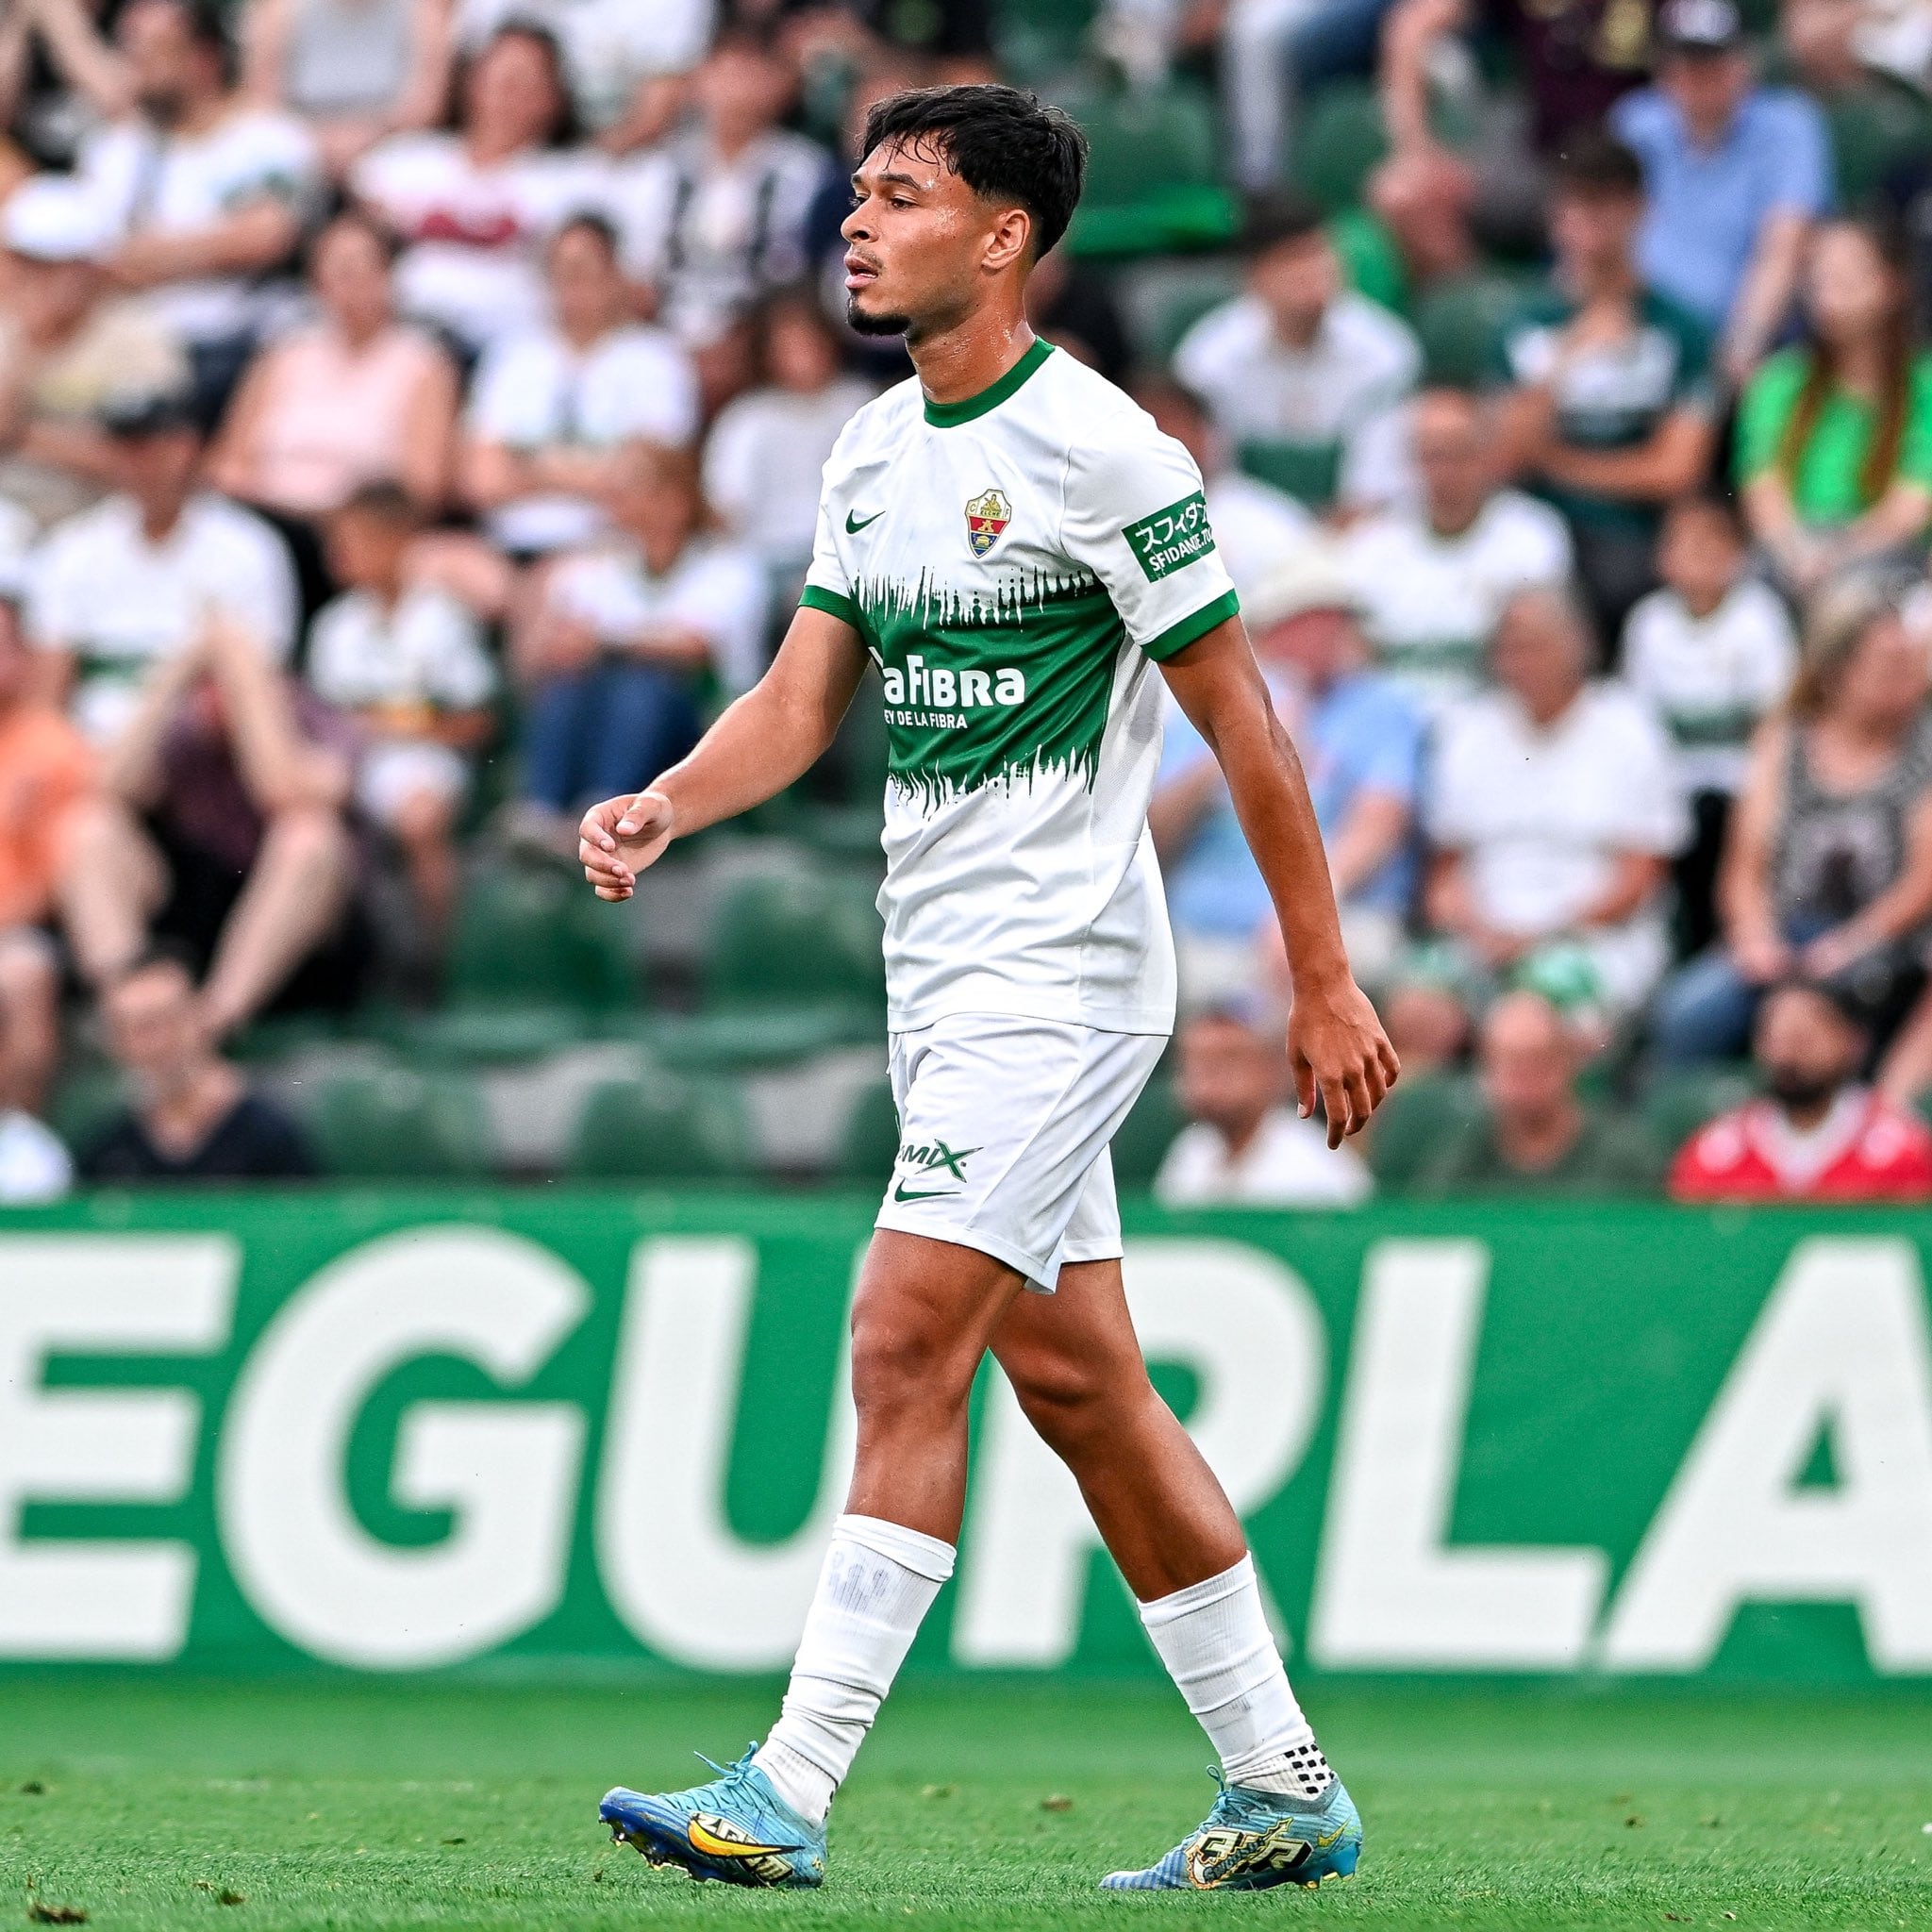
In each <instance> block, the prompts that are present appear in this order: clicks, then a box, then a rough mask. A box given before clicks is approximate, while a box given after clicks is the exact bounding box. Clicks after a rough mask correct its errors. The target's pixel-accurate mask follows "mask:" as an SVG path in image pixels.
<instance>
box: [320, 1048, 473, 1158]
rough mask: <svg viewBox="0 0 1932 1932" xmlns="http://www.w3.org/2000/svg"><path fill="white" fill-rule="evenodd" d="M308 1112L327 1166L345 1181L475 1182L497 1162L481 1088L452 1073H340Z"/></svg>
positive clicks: (393, 1070) (326, 1084) (325, 1083)
mask: <svg viewBox="0 0 1932 1932" xmlns="http://www.w3.org/2000/svg"><path fill="white" fill-rule="evenodd" d="M307 1116H308V1130H309V1132H310V1134H311V1135H312V1136H313V1138H314V1141H315V1144H316V1149H317V1152H318V1154H319V1155H320V1157H321V1159H322V1163H323V1166H324V1169H325V1171H326V1172H327V1173H329V1174H338V1175H341V1177H343V1178H345V1179H357V1180H471V1179H480V1178H481V1177H482V1176H484V1175H486V1174H489V1173H490V1172H491V1167H492V1165H493V1160H492V1153H493V1147H492V1137H491V1132H490V1123H489V1117H488V1115H487V1114H486V1113H485V1111H484V1108H483V1100H482V1096H481V1094H480V1093H478V1091H476V1089H475V1086H474V1085H473V1084H472V1083H471V1082H469V1081H467V1080H462V1079H457V1078H453V1077H451V1076H449V1075H447V1074H421V1073H418V1072H416V1071H414V1070H413V1069H411V1068H406V1067H391V1068H384V1069H382V1070H380V1071H378V1072H375V1073H357V1074H340V1075H337V1076H335V1077H333V1078H330V1079H326V1080H325V1081H323V1082H322V1083H321V1084H320V1088H319V1091H317V1093H316V1095H315V1098H314V1100H313V1102H312V1103H311V1104H310V1105H309V1107H308V1109H307Z"/></svg>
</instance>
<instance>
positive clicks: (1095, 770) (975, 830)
mask: <svg viewBox="0 0 1932 1932" xmlns="http://www.w3.org/2000/svg"><path fill="white" fill-rule="evenodd" d="M804 602H805V603H806V604H808V605H809V606H811V607H812V608H815V609H819V610H825V611H829V612H831V613H832V614H833V615H834V616H837V617H841V618H843V619H844V620H845V621H846V623H848V624H850V625H853V626H854V627H855V628H856V629H857V630H858V634H859V636H860V638H861V639H862V640H863V641H864V643H865V647H866V650H867V651H868V652H869V653H870V654H871V656H872V658H873V660H874V664H875V665H876V666H877V668H878V671H879V674H880V678H881V682H882V684H883V687H884V699H885V711H886V725H887V733H888V738H889V741H890V746H891V757H890V761H889V774H890V775H889V777H888V781H887V786H886V830H885V848H886V883H885V887H884V889H883V891H881V892H880V894H879V910H880V911H881V913H883V914H884V916H885V922H886V941H885V944H886V974H887V982H888V989H889V992H890V995H891V1025H892V1028H893V1030H894V1031H898V1032H908V1031H911V1030H914V1029H916V1028H919V1027H923V1026H927V1025H930V1024H932V1023H933V1022H934V1021H935V1020H937V1019H939V1018H941V1017H942V1016H943V1015H945V1014H948V1013H958V1012H996V1013H1013V1014H1020V1015H1024V1016H1030V1017H1033V1018H1037V1019H1042V1020H1058V1021H1071V1022H1075V1023H1078V1024H1085V1025H1089V1026H1095V1027H1101V1028H1105V1029H1108V1030H1109V1031H1113V1032H1121V1033H1165V1032H1167V1031H1169V1030H1170V1029H1171V1028H1172V1026H1173V1024H1174V942H1173V940H1172V939H1171V937H1170V935H1169V933H1168V927H1167V908H1166V906H1165V904H1164V902H1163V900H1162V897H1161V891H1160V874H1159V871H1158V867H1157V866H1156V864H1155V859H1154V847H1153V843H1152V841H1151V840H1150V839H1149V838H1148V836H1147V801H1148V798H1149V795H1150V794H1151V792H1152V791H1153V788H1154V774H1155V769H1156V767H1157V766H1158V763H1159V760H1160V718H1161V692H1160V690H1159V680H1158V677H1157V675H1155V672H1154V666H1153V663H1152V661H1151V660H1152V659H1155V658H1166V657H1170V656H1172V655H1173V654H1174V652H1176V651H1178V650H1180V649H1182V648H1183V647H1184V646H1186V645H1188V644H1191V643H1192V642H1193V641H1194V640H1195V639H1196V638H1198V637H1200V636H1202V635H1203V634H1204V633H1205V632H1207V631H1208V630H1210V629H1212V628H1213V626H1214V625H1217V624H1220V623H1221V622H1222V621H1223V620H1224V619H1225V618H1227V617H1230V616H1232V615H1233V614H1234V611H1235V608H1236V605H1235V594H1234V591H1233V589H1232V588H1231V586H1230V585H1229V583H1228V579H1227V574H1226V572H1225V571H1224V569H1223V568H1222V563H1221V558H1219V557H1218V556H1217V555H1216V554H1215V549H1214V536H1213V532H1212V531H1211V529H1210V528H1209V527H1208V511H1207V507H1206V505H1205V504H1204V502H1203V501H1202V494H1201V476H1200V473H1199V471H1197V470H1196V469H1195V467H1194V464H1193V461H1192V459H1191V458H1190V457H1189V456H1188V454H1187V452H1186V451H1185V450H1184V449H1182V447H1181V446H1180V444H1179V443H1177V442H1175V441H1173V439H1172V438H1170V437H1166V436H1163V435H1162V434H1161V433H1160V432H1159V431H1158V429H1156V428H1155V426H1154V423H1153V420H1152V419H1151V418H1150V417H1149V416H1148V415H1147V414H1146V412H1145V411H1144V410H1142V409H1141V408H1139V407H1138V406H1137V405H1135V404H1134V403H1132V402H1131V401H1129V400H1128V398H1127V397H1126V396H1125V395H1124V394H1123V393H1122V392H1121V391H1119V390H1117V389H1116V388H1114V386H1113V385H1112V384H1111V383H1109V382H1108V381H1106V380H1105V379H1104V378H1103V377H1101V376H1098V375H1094V374H1093V373H1092V371H1091V370H1089V369H1087V368H1086V367H1084V366H1083V365H1082V364H1081V363H1079V362H1076V361H1075V360H1074V358H1072V357H1070V356H1066V355H1060V354H1056V353H1055V352H1054V351H1052V350H1051V349H1050V348H1048V347H1047V345H1046V344H1044V343H1036V344H1035V345H1034V346H1033V347H1032V348H1031V349H1029V350H1028V351H1027V352H1026V354H1025V355H1024V356H1023V357H1022V358H1021V359H1020V360H1019V361H1018V362H1017V363H1015V364H1014V366H1013V367H1012V368H1011V369H1010V370H1009V371H1008V373H1007V374H1006V375H1003V376H1002V377H1001V378H1000V379H999V381H998V382H996V383H994V384H993V385H992V387H991V389H988V390H984V391H981V392H980V393H979V394H978V395H976V396H974V397H973V398H972V399H971V400H970V401H968V402H963V403H949V404H939V403H931V402H927V401H926V400H925V399H924V395H923V393H922V391H921V390H920V387H919V384H918V383H917V381H908V382H904V383H901V384H900V385H899V386H898V387H897V388H895V389H891V390H889V391H887V392H886V393H885V394H884V395H882V396H880V397H879V398H878V400H877V401H875V402H874V403H870V404H868V405H867V406H866V407H865V408H863V409H861V410H860V411H859V412H858V415H857V416H855V417H854V418H853V419H852V421H851V422H850V423H849V424H848V425H846V427H845V430H844V433H843V434H842V435H841V437H840V439H839V441H838V444H837V446H836V447H835V448H834V450H833V452H832V456H831V459H830V460H829V461H828V462H827V463H826V465H825V481H824V494H823V496H822V497H821V499H820V503H819V526H818V541H817V545H816V548H815V550H814V553H813V557H812V564H811V570H810V572H809V573H808V576H807V580H806V588H805V593H804Z"/></svg>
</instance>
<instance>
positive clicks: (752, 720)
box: [577, 606, 865, 899]
mask: <svg viewBox="0 0 1932 1932" xmlns="http://www.w3.org/2000/svg"><path fill="white" fill-rule="evenodd" d="M863 675H865V650H864V646H863V645H862V644H861V643H860V642H859V638H858V632H857V631H856V630H854V629H853V627H852V626H851V625H849V624H847V623H846V622H845V621H844V620H843V619H842V618H839V617H834V616H833V615H832V614H831V612H829V611H826V610H817V609H813V608H810V607H809V606H807V607H805V608H801V609H800V610H799V612H798V614H797V615H796V616H795V617H793V618H792V620H791V628H790V629H789V630H788V631H787V632H786V633H785V641H784V642H783V643H782V644H781V645H779V647H778V655H777V656H776V658H774V659H773V660H772V668H771V669H770V670H769V671H767V672H766V673H765V675H764V676H763V677H761V678H760V679H759V680H758V683H757V684H755V685H754V686H753V687H752V688H751V690H750V691H746V692H745V694H744V695H743V696H742V697H741V698H739V699H737V700H736V701H735V702H734V703H733V704H731V705H730V706H729V707H728V708H726V709H725V711H724V713H723V715H722V716H721V717H720V718H719V719H718V722H717V723H716V724H713V725H712V726H711V728H710V729H709V730H708V732H706V733H705V735H704V737H703V738H701V739H700V740H699V741H698V743H697V747H696V749H695V750H694V751H692V752H691V756H690V757H689V758H685V759H683V760H682V761H681V762H679V763H677V764H675V765H673V766H672V767H671V769H670V770H669V771H667V772H664V773H661V774H659V775H658V777H656V778H653V779H652V780H651V782H650V784H649V785H647V786H646V787H645V788H644V790H643V791H640V792H639V793H638V794H637V795H636V796H635V797H627V798H609V799H606V800H605V802H604V803H603V804H602V805H593V806H592V807H591V809H590V810H589V811H587V812H586V813H585V814H584V817H583V823H582V824H581V825H580V826H579V828H578V840H577V857H578V858H580V859H581V860H582V861H583V866H584V876H585V877H586V878H587V879H589V880H590V882H591V885H592V886H593V887H594V888H595V889H596V893H597V896H598V898H600V899H628V898H629V897H630V895H631V891H632V888H633V887H635V885H636V884H637V875H638V874H639V873H641V872H642V871H643V870H644V868H645V867H646V866H648V865H653V864H655V863H656V862H657V860H658V858H661V857H662V856H663V852H664V849H665V847H666V846H668V845H669V844H670V843H671V841H672V840H673V839H676V838H682V837H683V836H684V835H685V834H687V833H690V832H698V831H702V830H703V829H704V828H705V826H707V825H715V824H717V823H718V822H719V820H721V819H728V818H735V817H736V816H737V815H738V814H739V813H740V812H741V811H749V810H750V809H751V808H752V807H753V806H755V805H762V804H763V803H764V802H765V800H766V799H768V798H771V797H773V796H774V795H775V794H776V793H778V792H780V791H784V789H785V788H786V786H788V785H790V784H792V783H793V782H794V781H795V780H797V779H799V778H801V777H803V776H804V775H805V774H806V773H807V772H808V771H809V770H810V769H811V767H812V766H813V765H814V764H816V763H817V762H818V760H819V759H820V758H823V757H824V753H825V750H826V748H827V747H828V746H829V745H830V744H831V742H832V738H833V735H834V734H835V733H836V732H837V731H838V729H839V721H840V720H841V718H843V717H844V715H845V712H846V710H847V708H849V707H850V705H851V703H852V698H853V693H854V692H856V691H858V681H859V679H860V678H861V677H862V676H863Z"/></svg>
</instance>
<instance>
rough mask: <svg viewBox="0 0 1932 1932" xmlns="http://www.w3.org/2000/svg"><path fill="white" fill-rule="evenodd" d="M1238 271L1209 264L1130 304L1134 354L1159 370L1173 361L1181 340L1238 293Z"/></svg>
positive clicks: (1129, 322) (1236, 268)
mask: <svg viewBox="0 0 1932 1932" xmlns="http://www.w3.org/2000/svg"><path fill="white" fill-rule="evenodd" d="M1240 293H1241V270H1240V268H1239V267H1238V266H1236V265H1235V264H1234V263H1232V262H1227V263H1222V262H1208V263H1204V264H1202V266H1201V267H1200V269H1199V271H1198V272H1197V273H1195V274H1192V275H1188V276H1187V277H1185V278H1184V279H1176V280H1173V281H1167V280H1163V281H1162V282H1161V283H1159V284H1158V285H1157V286H1156V287H1155V288H1154V289H1152V290H1150V291H1148V292H1147V294H1146V296H1145V298H1144V299H1143V300H1142V301H1141V302H1140V303H1138V304H1134V303H1130V304H1129V307H1128V311H1127V327H1128V330H1129V332H1130V334H1131V335H1132V337H1133V341H1134V353H1135V355H1136V356H1137V357H1138V358H1140V359H1141V361H1142V362H1146V363H1150V364H1151V363H1158V364H1160V365H1161V366H1162V367H1165V366H1166V364H1167V363H1168V362H1170V361H1172V360H1173V359H1174V351H1175V350H1176V349H1177V348H1179V347H1180V345H1181V338H1182V337H1183V336H1184V335H1186V334H1187V332H1188V331H1189V330H1190V329H1191V328H1192V327H1193V325H1195V324H1196V323H1197V322H1199V321H1200V319H1201V318H1202V317H1203V316H1204V315H1206V314H1207V313H1208V310H1209V309H1210V308H1220V306H1221V305H1222V304H1223V303H1224V302H1225V301H1227V300H1229V299H1230V298H1231V297H1233V296H1235V295H1238V294H1240Z"/></svg>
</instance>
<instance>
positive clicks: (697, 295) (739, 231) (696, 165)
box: [613, 25, 832, 401]
mask: <svg viewBox="0 0 1932 1932" xmlns="http://www.w3.org/2000/svg"><path fill="white" fill-rule="evenodd" d="M690 87H691V105H692V108H693V110H694V112H693V117H692V121H691V125H690V126H689V127H687V128H686V129H685V130H684V131H683V132H681V133H679V134H678V135H676V136H675V137H674V138H673V139H672V140H670V141H668V142H665V143H664V144H663V145H662V146H661V147H660V148H658V150H656V151H654V152H651V153H647V154H643V155H641V156H639V157H638V158H635V159H634V160H631V161H627V162H625V164H624V165H623V166H622V167H621V168H620V169H619V170H618V171H617V177H616V183H615V187H614V190H613V207H614V208H616V210H617V211H618V214H619V217H620V225H621V226H622V229H623V233H624V258H625V268H626V270H627V271H628V272H629V274H630V275H631V276H632V277H633V278H634V279H635V280H638V281H640V282H642V283H644V284H645V285H647V286H648V287H651V288H654V289H656V290H657V291H658V294H659V298H660V305H661V313H662V315H663V319H664V320H665V321H666V322H667V323H668V324H669V325H671V326H672V327H673V328H674V329H675V330H676V331H677V333H678V334H679V335H680V336H681V337H683V339H684V340H685V341H687V342H688V343H690V344H691V347H692V348H693V349H695V350H698V351H700V352H701V353H702V352H712V354H713V355H716V354H717V352H718V351H719V349H720V344H721V342H722V341H724V339H725V338H727V337H728V336H729V335H730V334H731V333H732V331H733V329H734V327H735V325H738V324H740V323H741V321H742V320H743V318H744V317H745V316H746V315H747V314H748V312H749V311H750V310H751V309H752V308H755V307H756V306H757V304H758V301H759V300H760V299H761V298H762V297H763V296H765V295H768V294H770V293H772V292H773V291H774V290H776V289H781V288H787V287H789V286H791V284H792V283H794V282H796V281H798V280H799V279H800V278H801V277H802V276H803V275H804V274H805V272H806V268H807V266H808V258H807V229H808V221H809V218H810V215H811V212H812V205H813V202H814V201H815V199H816V198H817V195H818V192H819V190H820V188H821V186H822V185H823V184H824V181H825V179H826V177H827V176H828V175H830V174H831V172H832V159H831V157H830V156H829V155H828V154H826V152H825V151H824V148H822V147H820V146H819V145H818V144H817V143H816V142H811V141H808V140H807V139H806V138H805V137H804V136H803V135H801V134H793V133H791V131H790V130H789V129H787V128H785V127H783V126H781V125H780V123H781V122H782V121H783V119H784V117H785V114H786V112H787V110H788V109H789V108H791V101H792V96H793V94H794V93H795V92H796V91H797V81H796V77H795V75H794V74H793V72H792V70H791V67H790V65H789V64H788V63H787V62H786V61H785V60H784V59H783V58H780V56H779V54H778V52H777V50H776V49H775V48H774V46H773V45H772V44H771V43H770V42H768V41H767V40H766V39H765V38H764V37H763V36H761V35H760V34H759V33H758V32H757V31H755V30H754V29H752V28H749V27H746V26H741V25H733V26H727V27H725V28H724V31H723V32H721V33H720V34H719V36H718V37H717V39H716V40H715V41H714V42H712V45H711V50H710V52H709V53H708V54H707V55H706V57H705V58H704V60H703V61H702V62H701V63H700V64H699V66H698V68H697V71H696V72H695V74H693V75H692V76H691V83H690ZM708 387H709V388H710V392H711V393H713V394H716V389H715V386H708ZM717 399H718V400H720V401H722V400H723V397H722V396H718V398H717Z"/></svg>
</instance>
